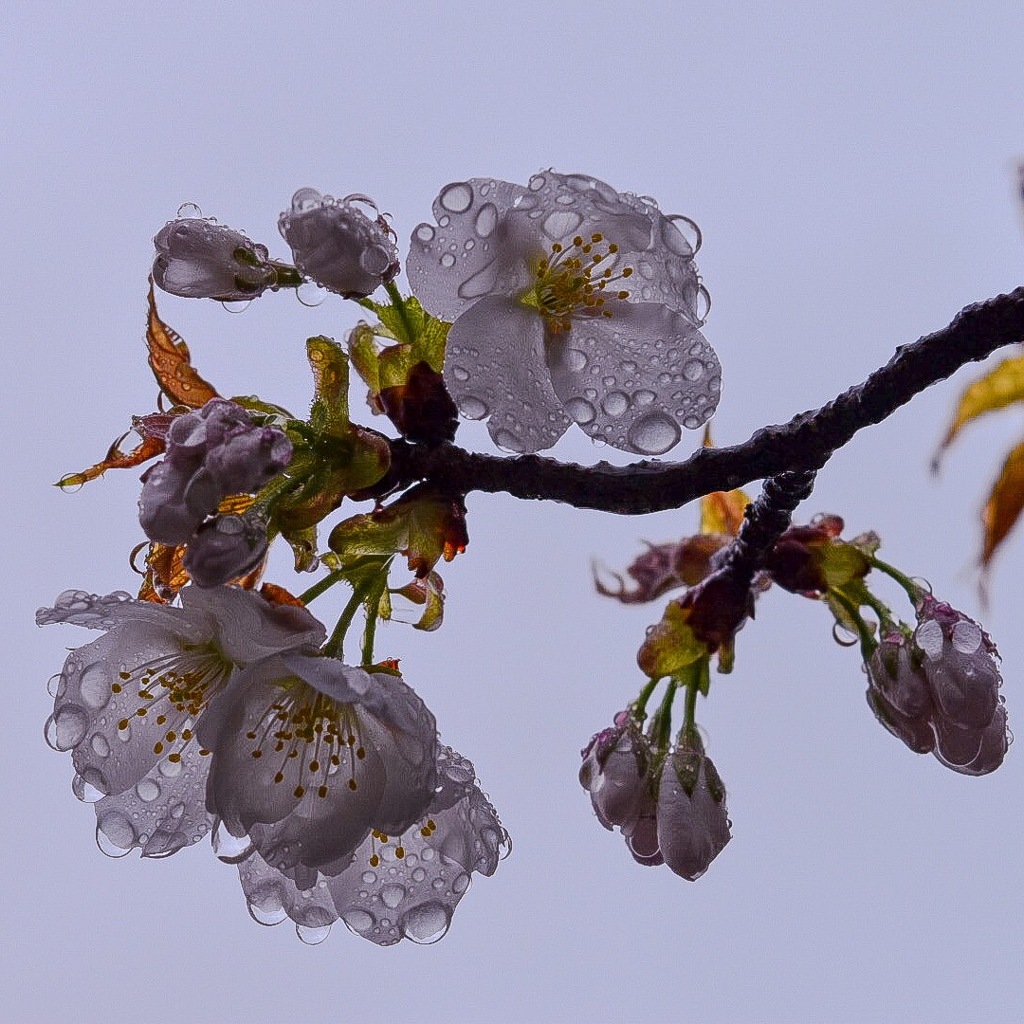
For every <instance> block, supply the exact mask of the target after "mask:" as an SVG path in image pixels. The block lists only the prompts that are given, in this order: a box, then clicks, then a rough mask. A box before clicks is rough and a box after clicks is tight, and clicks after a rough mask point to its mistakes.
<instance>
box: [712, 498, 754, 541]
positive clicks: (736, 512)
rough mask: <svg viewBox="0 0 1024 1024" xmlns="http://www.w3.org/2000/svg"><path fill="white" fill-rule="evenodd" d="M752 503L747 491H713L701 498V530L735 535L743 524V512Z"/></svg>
mask: <svg viewBox="0 0 1024 1024" xmlns="http://www.w3.org/2000/svg"><path fill="white" fill-rule="evenodd" d="M749 504H750V498H749V497H748V495H747V494H746V492H745V491H741V490H735V491H712V492H711V493H710V494H705V495H704V497H703V498H701V499H700V532H701V533H727V534H729V535H731V536H733V537H735V536H736V534H737V533H739V532H740V527H741V526H742V525H743V513H744V511H745V510H746V507H747V506H748V505H749Z"/></svg>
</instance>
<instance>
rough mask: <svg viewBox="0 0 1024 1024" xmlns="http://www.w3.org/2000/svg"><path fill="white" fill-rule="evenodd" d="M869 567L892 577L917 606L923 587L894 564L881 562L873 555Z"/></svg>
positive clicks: (923, 591)
mask: <svg viewBox="0 0 1024 1024" xmlns="http://www.w3.org/2000/svg"><path fill="white" fill-rule="evenodd" d="M871 567H872V568H873V569H877V570H878V571H879V572H882V573H885V575H886V576H888V577H890V578H891V579H894V580H895V581H896V582H897V583H898V584H899V585H900V586H901V587H902V588H903V589H904V590H905V591H906V592H907V597H909V598H910V603H911V604H912V605H914V606H915V607H917V603H918V601H920V600H921V597H922V595H923V594H924V593H925V590H924V587H922V586H920V584H917V583H915V582H914V581H913V580H912V579H911V578H910V577H909V576H907V575H906V573H902V572H900V571H899V569H897V568H896V567H895V566H894V565H890V564H889V563H888V562H883V561H882V559H880V558H876V557H875V556H874V555H872V556H871Z"/></svg>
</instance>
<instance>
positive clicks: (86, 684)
mask: <svg viewBox="0 0 1024 1024" xmlns="http://www.w3.org/2000/svg"><path fill="white" fill-rule="evenodd" d="M78 685H79V690H80V691H81V694H82V700H83V701H85V703H86V704H88V706H89V707H91V708H95V709H96V710H99V709H100V708H102V707H105V706H106V703H107V701H109V700H110V674H109V672H108V671H107V668H106V666H105V665H104V664H103V663H102V662H99V661H97V662H95V663H94V664H92V665H89V666H88V667H87V668H86V669H85V671H83V672H82V678H81V680H80V681H79V684H78Z"/></svg>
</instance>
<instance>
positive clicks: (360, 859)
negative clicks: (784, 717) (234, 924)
mask: <svg viewBox="0 0 1024 1024" xmlns="http://www.w3.org/2000/svg"><path fill="white" fill-rule="evenodd" d="M436 770H437V786H436V788H435V791H434V797H433V799H432V800H431V803H430V806H429V807H428V809H427V811H426V813H425V815H424V816H423V817H422V818H421V819H420V820H419V821H417V822H415V823H414V824H413V825H412V826H411V827H410V828H408V829H406V830H405V831H404V833H400V834H390V835H389V834H384V833H381V832H379V831H376V830H375V831H373V832H372V833H371V834H370V836H369V837H368V838H367V839H366V840H365V841H364V842H363V843H362V845H361V846H359V848H358V849H357V850H356V851H355V856H354V857H353V858H352V862H351V864H350V865H349V866H348V867H347V868H346V869H345V870H344V871H342V872H341V873H340V874H337V875H334V876H326V875H323V874H319V873H318V874H317V875H316V877H315V879H310V880H308V881H310V882H311V884H310V885H309V886H308V887H307V888H305V889H300V888H299V887H298V886H297V885H296V883H295V880H294V879H293V878H291V877H289V876H288V875H287V874H284V873H282V872H281V871H278V870H277V869H275V868H273V867H271V866H270V864H268V863H267V861H266V860H265V859H264V858H263V857H261V856H260V855H259V854H258V853H255V852H254V851H253V850H252V847H251V846H250V847H249V848H248V849H247V850H246V851H244V852H243V854H242V856H241V859H240V860H239V861H238V874H239V879H240V881H241V883H242V891H243V892H244V893H245V898H246V902H247V903H248V905H249V913H250V914H251V915H252V917H253V919H254V920H256V921H258V922H259V923H260V924H265V925H274V924H279V923H280V922H282V921H284V920H287V919H290V920H292V921H293V922H294V923H295V929H296V931H297V932H298V935H299V937H300V938H301V939H302V940H303V941H304V942H308V943H316V942H320V941H322V940H323V939H325V938H326V937H327V933H328V932H329V931H330V927H331V925H332V924H333V922H334V921H335V920H337V919H338V918H339V917H340V918H341V919H342V921H343V922H344V923H345V925H346V927H348V929H349V930H350V931H352V932H354V933H355V934H356V935H359V936H361V937H363V938H365V939H369V940H370V941H371V942H375V943H377V944H378V945H381V946H390V945H392V944H393V943H396V942H399V941H400V940H401V939H403V938H407V939H409V940H411V941H412V942H417V943H430V942H436V941H438V940H439V939H441V938H442V937H443V936H444V935H445V933H446V932H447V931H448V927H449V925H450V924H451V920H452V915H453V913H454V911H455V908H456V906H457V905H458V903H459V901H460V900H461V899H462V897H463V896H465V894H466V893H467V892H468V891H469V888H470V881H471V876H472V875H473V873H474V872H477V873H479V874H482V875H492V874H494V872H495V870H496V869H497V866H498V861H499V860H501V859H502V857H504V856H505V855H506V854H507V853H508V851H509V850H510V849H511V843H510V840H509V837H508V833H507V832H506V831H505V829H504V828H503V827H502V824H501V821H500V820H499V819H498V815H497V814H496V812H495V810H494V808H493V807H492V806H491V804H490V802H489V801H488V799H487V797H486V796H484V794H483V793H482V792H481V790H480V786H479V784H478V783H477V780H476V773H475V770H474V768H473V765H472V763H471V762H470V761H468V760H467V759H466V758H464V757H462V755H461V754H458V753H456V752H455V751H454V750H452V749H451V748H450V747H445V746H442V747H440V748H439V749H438V759H437V765H436Z"/></svg>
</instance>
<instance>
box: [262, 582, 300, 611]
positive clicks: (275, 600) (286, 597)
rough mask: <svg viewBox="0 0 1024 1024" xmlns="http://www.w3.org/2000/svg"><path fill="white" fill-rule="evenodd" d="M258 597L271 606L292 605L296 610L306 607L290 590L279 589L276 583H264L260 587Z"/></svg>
mask: <svg viewBox="0 0 1024 1024" xmlns="http://www.w3.org/2000/svg"><path fill="white" fill-rule="evenodd" d="M260 596H261V597H262V598H263V599H264V600H266V601H269V602H270V603H271V604H287V605H294V606H295V607H298V608H305V607H306V606H305V604H303V603H302V601H300V600H299V599H298V598H297V597H296V596H295V595H294V594H293V593H292V592H291V591H290V590H286V589H285V588H284V587H279V586H278V585H277V584H276V583H264V584H263V585H262V586H261V587H260Z"/></svg>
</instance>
